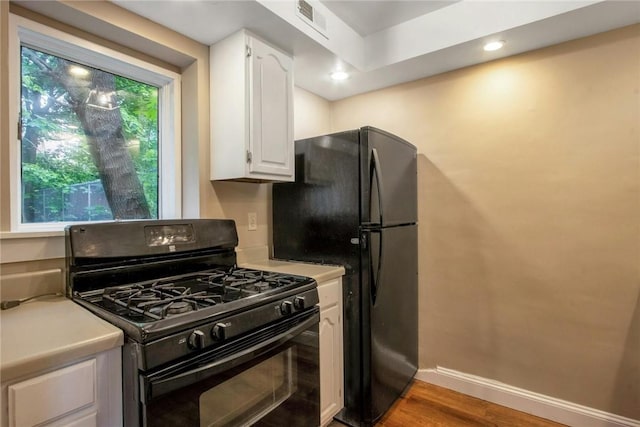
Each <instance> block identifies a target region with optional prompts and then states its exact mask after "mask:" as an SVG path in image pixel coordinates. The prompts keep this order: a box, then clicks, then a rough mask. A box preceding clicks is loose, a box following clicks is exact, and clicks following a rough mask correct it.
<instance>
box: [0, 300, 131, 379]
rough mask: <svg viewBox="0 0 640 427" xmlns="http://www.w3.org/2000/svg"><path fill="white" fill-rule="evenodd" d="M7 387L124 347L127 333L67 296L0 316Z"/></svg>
mask: <svg viewBox="0 0 640 427" xmlns="http://www.w3.org/2000/svg"><path fill="white" fill-rule="evenodd" d="M0 334H1V343H0V378H1V379H2V382H3V383H4V382H6V381H10V380H12V379H15V378H18V377H21V376H24V375H31V374H36V373H38V372H40V371H44V370H47V369H52V368H56V367H59V366H62V365H65V364H67V363H69V362H72V361H74V360H77V359H81V358H83V357H86V356H90V355H92V354H96V353H100V352H102V351H107V350H111V349H113V348H116V347H119V346H121V345H122V344H123V341H124V335H123V332H122V330H120V329H119V328H117V327H115V326H113V325H111V324H110V323H108V322H106V321H104V320H102V319H100V318H98V317H97V316H95V315H93V314H91V313H90V312H89V311H87V310H85V309H84V308H82V307H80V306H79V305H78V304H76V303H74V302H72V301H71V300H69V299H67V298H64V297H49V298H42V299H39V300H34V301H30V302H26V303H24V304H22V305H19V306H18V307H14V308H11V309H8V310H5V311H2V312H0Z"/></svg>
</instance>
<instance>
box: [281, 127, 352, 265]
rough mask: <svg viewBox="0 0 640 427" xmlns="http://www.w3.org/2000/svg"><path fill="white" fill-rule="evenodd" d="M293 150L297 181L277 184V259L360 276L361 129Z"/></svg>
mask: <svg viewBox="0 0 640 427" xmlns="http://www.w3.org/2000/svg"><path fill="white" fill-rule="evenodd" d="M295 149H296V181H295V182H293V183H283V184H274V185H273V191H272V195H273V247H274V257H276V258H279V259H288V260H299V261H310V262H320V263H329V264H341V265H344V267H345V269H346V270H347V274H348V273H349V271H350V269H355V271H356V272H358V271H359V265H358V263H359V256H360V253H359V247H358V236H359V228H358V226H359V216H360V212H359V202H358V200H359V191H360V188H359V181H358V180H359V169H358V165H359V163H358V162H359V160H358V155H359V133H358V131H350V132H342V133H338V134H333V135H326V136H320V137H316V138H309V139H304V140H300V141H296V144H295ZM354 239H355V240H354ZM353 242H355V244H354V243H353Z"/></svg>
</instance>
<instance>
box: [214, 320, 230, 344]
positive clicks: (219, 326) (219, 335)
mask: <svg viewBox="0 0 640 427" xmlns="http://www.w3.org/2000/svg"><path fill="white" fill-rule="evenodd" d="M226 328H227V325H225V324H224V323H216V325H215V326H214V327H213V329H211V336H212V337H213V339H214V340H217V341H222V340H223V339H225V336H226V332H225V329H226Z"/></svg>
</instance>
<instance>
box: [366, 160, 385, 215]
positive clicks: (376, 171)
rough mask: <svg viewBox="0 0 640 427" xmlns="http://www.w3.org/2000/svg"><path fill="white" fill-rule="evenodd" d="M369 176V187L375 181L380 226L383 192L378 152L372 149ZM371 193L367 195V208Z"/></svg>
mask: <svg viewBox="0 0 640 427" xmlns="http://www.w3.org/2000/svg"><path fill="white" fill-rule="evenodd" d="M369 176H370V177H371V181H370V182H369V186H370V187H372V184H373V178H374V177H375V179H376V186H377V188H378V213H379V214H380V225H383V224H384V221H383V220H382V201H383V200H384V191H383V189H382V169H381V167H380V157H379V156H378V150H376V149H375V148H373V149H372V150H371V166H370V168H369ZM372 193H373V192H370V193H369V206H370V207H371V197H372Z"/></svg>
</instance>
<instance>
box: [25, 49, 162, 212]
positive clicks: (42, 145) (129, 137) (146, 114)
mask: <svg viewBox="0 0 640 427" xmlns="http://www.w3.org/2000/svg"><path fill="white" fill-rule="evenodd" d="M21 57H22V86H21V94H22V95H21V104H22V109H21V110H22V111H21V118H22V130H23V132H22V135H21V140H22V187H23V221H25V222H39V221H66V220H74V219H76V220H84V219H92V218H96V217H99V218H102V219H104V218H105V217H106V218H110V216H109V215H110V211H109V208H108V206H100V205H97V206H96V205H93V206H89V207H86V208H84V210H85V211H86V212H85V213H84V214H82V215H81V217H73V218H70V217H65V218H63V217H61V215H62V212H65V211H69V209H68V208H69V206H67V207H65V203H67V204H69V203H71V202H70V201H69V200H71V199H69V198H68V197H66V196H65V195H68V194H69V193H72V192H73V191H74V190H73V188H76V187H77V185H76V184H81V183H88V182H92V181H96V180H99V179H100V178H99V174H98V170H97V168H96V166H95V162H94V160H93V157H92V154H91V152H90V149H89V146H88V144H87V142H86V137H85V135H84V132H83V130H82V127H81V125H80V121H79V119H78V117H77V115H76V112H75V110H74V108H73V105H72V100H71V97H70V96H69V94H68V93H67V92H66V91H65V89H64V87H63V86H62V85H61V83H60V81H59V78H60V74H59V73H60V72H61V70H64V71H67V70H68V68H69V66H70V65H72V64H73V63H71V62H70V61H67V60H65V59H62V58H58V57H56V56H53V55H49V54H46V53H43V52H39V51H36V50H33V49H30V48H26V47H22V55H21ZM83 67H84V68H85V69H89V70H90V67H86V66H83ZM56 73H58V74H56ZM67 77H68V76H67ZM78 79H80V78H78ZM115 81H116V101H117V105H118V106H119V111H120V114H121V118H122V130H123V135H124V137H125V140H126V141H128V145H129V153H130V154H131V157H132V160H133V162H134V165H135V169H136V171H137V174H138V177H139V179H140V181H141V183H142V185H143V188H144V193H145V197H146V199H147V203H148V205H149V208H150V212H151V213H152V216H153V217H154V218H156V217H157V215H158V167H159V164H158V151H159V150H158V89H157V88H156V87H154V86H151V85H148V84H145V83H141V82H137V81H134V80H131V79H127V78H124V77H120V76H116V79H115ZM80 84H85V85H86V84H87V83H86V80H85V81H84V82H83V81H80V80H78V85H80ZM74 185H76V187H72V186H74ZM78 188H79V187H78ZM53 190H55V191H53ZM54 193H55V194H57V196H55V197H53V196H51V197H49V196H50V195H51V194H54ZM45 194H46V195H49V196H47V197H45ZM44 199H46V200H47V201H46V206H45V205H44V203H45V202H43V200H44Z"/></svg>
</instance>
